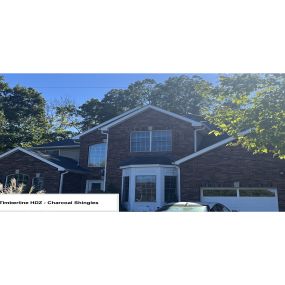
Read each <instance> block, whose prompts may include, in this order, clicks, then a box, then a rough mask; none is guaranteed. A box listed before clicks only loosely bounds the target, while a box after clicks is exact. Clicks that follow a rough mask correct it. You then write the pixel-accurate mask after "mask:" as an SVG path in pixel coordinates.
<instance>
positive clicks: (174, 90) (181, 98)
mask: <svg viewBox="0 0 285 285" xmlns="http://www.w3.org/2000/svg"><path fill="white" fill-rule="evenodd" d="M210 86H211V85H210V83H209V82H207V81H205V80H203V79H202V78H201V77H199V76H193V77H192V78H190V77H188V76H178V77H171V78H169V79H168V80H166V81H165V82H164V83H159V84H157V83H156V82H155V81H154V80H152V79H145V80H142V81H136V82H134V83H132V84H130V85H129V86H128V88H127V89H112V90H110V91H109V92H108V93H107V94H106V95H105V96H104V98H103V99H102V101H98V100H97V99H91V100H89V101H87V102H86V103H84V104H83V105H82V106H80V107H79V114H80V116H81V117H82V129H83V130H86V129H89V128H91V127H93V126H94V125H96V124H99V123H102V122H104V121H106V120H109V119H111V118H113V117H114V116H117V115H119V114H121V113H123V112H125V111H128V110H130V109H133V108H136V107H140V106H143V105H145V104H153V105H155V106H158V107H161V108H163V109H166V110H169V111H172V112H175V113H178V114H182V115H187V114H191V113H192V114H196V115H199V114H200V110H201V108H202V107H203V106H205V105H207V100H205V98H204V97H203V96H202V94H203V93H205V92H206V90H208V89H210Z"/></svg>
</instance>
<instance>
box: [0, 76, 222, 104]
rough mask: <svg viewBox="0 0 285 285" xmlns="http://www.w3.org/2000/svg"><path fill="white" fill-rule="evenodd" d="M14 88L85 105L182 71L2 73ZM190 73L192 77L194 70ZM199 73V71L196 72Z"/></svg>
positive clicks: (214, 77)
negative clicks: (17, 86) (16, 86)
mask: <svg viewBox="0 0 285 285" xmlns="http://www.w3.org/2000/svg"><path fill="white" fill-rule="evenodd" d="M2 75H3V76H4V80H5V81H6V82H7V83H8V84H9V86H10V87H14V86H15V85H16V84H19V85H22V86H25V87H32V88H35V89H36V90H38V91H39V92H41V93H42V95H43V96H44V97H45V99H46V100H47V101H48V102H52V101H53V100H54V99H59V98H69V99H71V100H72V101H73V102H74V103H75V104H76V105H78V106H79V105H81V104H83V103H84V102H86V101H87V100H89V99H91V98H97V99H102V98H103V97H104V94H106V93H107V92H108V91H110V90H111V89H114V88H117V89H125V88H127V87H128V85H129V84H131V83H133V82H135V81H137V80H143V79H146V78H150V79H154V80H155V81H156V82H158V83H161V82H163V81H165V80H166V79H167V78H169V77H171V76H178V75H181V74H178V73H172V74H170V73H152V74H151V73H150V74H147V73H130V74H126V73H115V74H111V73H108V74H102V73H94V74H90V73H88V74H82V73H81V74H74V73H73V74H56V73H54V74H41V73H36V74H12V73H10V74H2ZM186 75H189V76H192V75H194V74H193V73H188V74H186ZM195 75H196V74H195ZM198 75H200V76H201V77H203V78H204V79H206V80H208V81H210V82H212V83H215V82H216V81H217V77H218V75H217V74H198Z"/></svg>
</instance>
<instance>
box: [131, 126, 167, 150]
mask: <svg viewBox="0 0 285 285" xmlns="http://www.w3.org/2000/svg"><path fill="white" fill-rule="evenodd" d="M171 150H172V132H171V131H170V130H152V131H135V132H132V133H131V152H167V151H171Z"/></svg>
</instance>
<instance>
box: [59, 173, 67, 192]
mask: <svg viewBox="0 0 285 285" xmlns="http://www.w3.org/2000/svg"><path fill="white" fill-rule="evenodd" d="M67 173H69V171H65V172H62V173H61V174H60V182H59V193H60V194H62V187H63V175H64V174H67Z"/></svg>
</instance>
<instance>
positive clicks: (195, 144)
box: [194, 125, 206, 152]
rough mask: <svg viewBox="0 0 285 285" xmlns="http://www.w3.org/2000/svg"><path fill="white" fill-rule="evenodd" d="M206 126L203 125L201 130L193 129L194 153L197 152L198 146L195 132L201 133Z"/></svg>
mask: <svg viewBox="0 0 285 285" xmlns="http://www.w3.org/2000/svg"><path fill="white" fill-rule="evenodd" d="M205 128H206V126H205V125H204V126H203V127H202V128H200V129H195V130H194V152H197V150H198V145H197V132H198V131H202V130H205Z"/></svg>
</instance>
